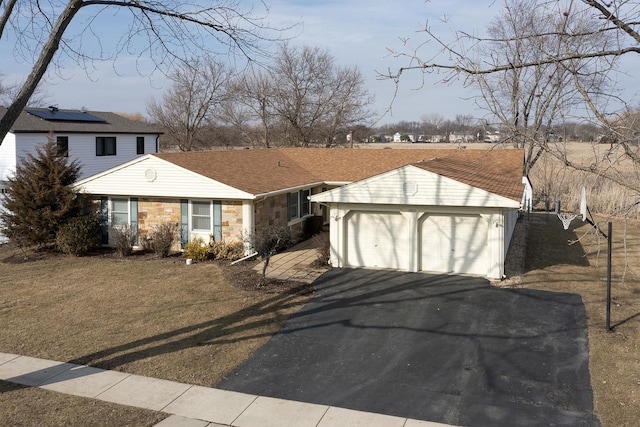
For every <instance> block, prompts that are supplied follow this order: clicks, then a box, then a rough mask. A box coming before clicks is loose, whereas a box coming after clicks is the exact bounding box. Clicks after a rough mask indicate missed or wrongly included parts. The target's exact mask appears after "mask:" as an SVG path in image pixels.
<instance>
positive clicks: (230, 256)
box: [209, 240, 244, 261]
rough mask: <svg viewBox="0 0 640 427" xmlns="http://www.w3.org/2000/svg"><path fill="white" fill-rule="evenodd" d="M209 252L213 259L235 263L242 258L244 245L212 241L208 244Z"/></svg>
mask: <svg viewBox="0 0 640 427" xmlns="http://www.w3.org/2000/svg"><path fill="white" fill-rule="evenodd" d="M209 252H210V253H211V255H213V259H226V260H229V261H235V260H238V259H240V258H242V257H243V256H244V244H243V243H242V242H226V241H224V240H219V241H215V240H212V241H211V242H210V243H209Z"/></svg>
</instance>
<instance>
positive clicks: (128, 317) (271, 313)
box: [0, 245, 310, 425]
mask: <svg viewBox="0 0 640 427" xmlns="http://www.w3.org/2000/svg"><path fill="white" fill-rule="evenodd" d="M0 269H1V271H2V274H1V275H0V325H2V333H1V334H0V351H1V352H6V353H15V354H20V355H27V356H33V357H40V358H45V359H52V360H58V361H65V362H72V363H78V364H85V365H91V366H96V367H100V368H105V369H114V370H118V371H122V372H129V373H135V374H140V375H146V376H151V377H156V378H163V379H167V380H174V381H180V382H185V383H189V384H197V385H202V386H209V387H211V386H214V385H215V384H216V383H217V382H218V381H219V380H220V379H221V378H222V377H223V376H224V375H225V374H226V373H228V372H229V371H231V370H232V369H233V368H234V367H236V366H237V365H238V364H239V363H240V362H242V361H243V360H244V359H245V358H247V357H248V356H249V355H250V354H251V353H252V352H253V351H255V349H257V348H258V347H259V346H261V345H262V344H264V343H265V342H266V341H267V340H268V339H269V337H270V336H271V335H272V334H273V333H274V332H276V331H277V330H278V329H279V328H280V327H281V325H282V324H283V323H284V322H285V321H286V320H287V319H288V318H289V317H290V316H291V314H293V313H294V312H296V311H297V310H298V309H299V308H300V307H301V306H302V304H304V302H305V301H306V300H307V299H308V297H309V290H310V287H309V286H298V285H295V284H287V283H272V284H271V285H270V286H267V287H265V288H261V289H257V288H255V286H254V284H257V281H258V276H257V273H254V272H253V271H251V270H250V269H249V268H247V267H242V266H239V267H229V266H228V265H225V266H224V267H223V268H221V267H220V264H216V263H213V262H205V263H197V264H193V265H186V264H185V262H184V260H183V259H182V258H179V257H173V258H165V259H159V258H156V257H154V256H149V255H144V256H132V257H128V258H117V257H115V256H113V255H111V254H100V255H95V256H88V257H81V258H78V257H74V256H67V255H61V254H57V253H29V254H28V258H27V259H24V256H23V254H22V252H20V251H19V250H17V249H16V248H13V247H11V246H9V245H4V246H0ZM7 388H9V389H11V388H12V387H10V386H8V385H7V384H4V385H3V390H6V389H7ZM33 392H34V391H32V392H31V393H33ZM25 393H27V391H22V390H21V391H20V392H18V391H16V390H14V391H11V392H5V393H2V394H0V396H1V397H0V407H2V408H5V409H0V418H1V419H3V420H5V421H6V420H7V418H6V417H5V415H6V414H5V410H6V409H8V408H9V407H10V406H11V403H10V402H8V401H7V399H9V400H11V396H16V398H18V400H21V399H20V398H19V396H23V395H24V394H25ZM47 395H52V396H53V395H55V393H51V392H45V393H41V392H38V396H39V397H38V399H39V401H40V403H41V405H43V406H44V407H46V406H48V405H53V406H59V407H60V408H64V407H66V406H69V407H70V408H71V409H73V408H74V407H77V405H75V406H74V405H66V406H65V405H59V404H58V403H55V402H56V401H57V400H58V399H59V397H58V396H56V397H55V398H53V397H52V398H51V399H48V398H46V396H47ZM43 396H45V397H43ZM88 402H91V401H88ZM13 404H14V405H21V403H20V402H19V401H18V402H14V403H13ZM91 405H93V404H91ZM61 410H63V409H61ZM44 412H45V409H44V408H43V413H44ZM150 414H151V415H153V413H150ZM72 417H73V415H70V418H72ZM60 419H63V417H61V418H60ZM14 421H15V422H16V423H17V424H21V423H22V422H21V421H20V420H14ZM103 421H104V419H103ZM120 421H122V424H119V422H120ZM150 422H151V424H150V425H152V424H153V422H157V415H156V419H155V421H150ZM27 424H28V425H30V423H27ZM36 424H37V423H36ZM127 424H128V422H127V421H126V419H122V420H118V419H115V420H114V421H113V425H127ZM47 425H50V424H47ZM83 425H87V424H83ZM136 425H138V423H136ZM142 425H144V423H142Z"/></svg>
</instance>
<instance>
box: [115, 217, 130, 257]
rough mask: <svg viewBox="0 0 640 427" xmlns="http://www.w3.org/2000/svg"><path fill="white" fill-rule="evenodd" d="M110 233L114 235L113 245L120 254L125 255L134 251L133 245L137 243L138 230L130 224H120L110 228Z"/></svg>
mask: <svg viewBox="0 0 640 427" xmlns="http://www.w3.org/2000/svg"><path fill="white" fill-rule="evenodd" d="M110 235H112V236H113V245H114V246H115V248H116V252H117V253H118V255H120V256H122V257H125V256H129V255H131V254H132V253H133V246H134V245H135V243H136V232H135V230H134V229H133V228H131V227H130V226H129V225H128V224H118V225H114V226H113V227H111V228H110Z"/></svg>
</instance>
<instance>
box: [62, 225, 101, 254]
mask: <svg viewBox="0 0 640 427" xmlns="http://www.w3.org/2000/svg"><path fill="white" fill-rule="evenodd" d="M100 233H101V227H100V221H99V220H98V219H97V218H96V217H94V216H91V215H84V216H78V217H75V218H71V219H70V220H69V221H67V222H66V223H65V224H63V225H62V226H60V228H59V229H58V232H57V234H56V246H57V248H58V249H59V250H60V251H61V252H63V253H65V254H71V255H76V256H81V255H86V254H87V253H89V252H91V251H92V250H94V249H97V248H99V247H100V245H101V243H102V241H101V235H100Z"/></svg>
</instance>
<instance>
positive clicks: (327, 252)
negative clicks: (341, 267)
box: [313, 233, 331, 265]
mask: <svg viewBox="0 0 640 427" xmlns="http://www.w3.org/2000/svg"><path fill="white" fill-rule="evenodd" d="M313 241H314V243H315V244H316V254H317V255H318V261H319V262H320V263H321V264H322V265H327V263H328V262H329V258H331V246H330V244H331V242H330V240H329V233H320V234H316V235H315V236H313Z"/></svg>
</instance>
